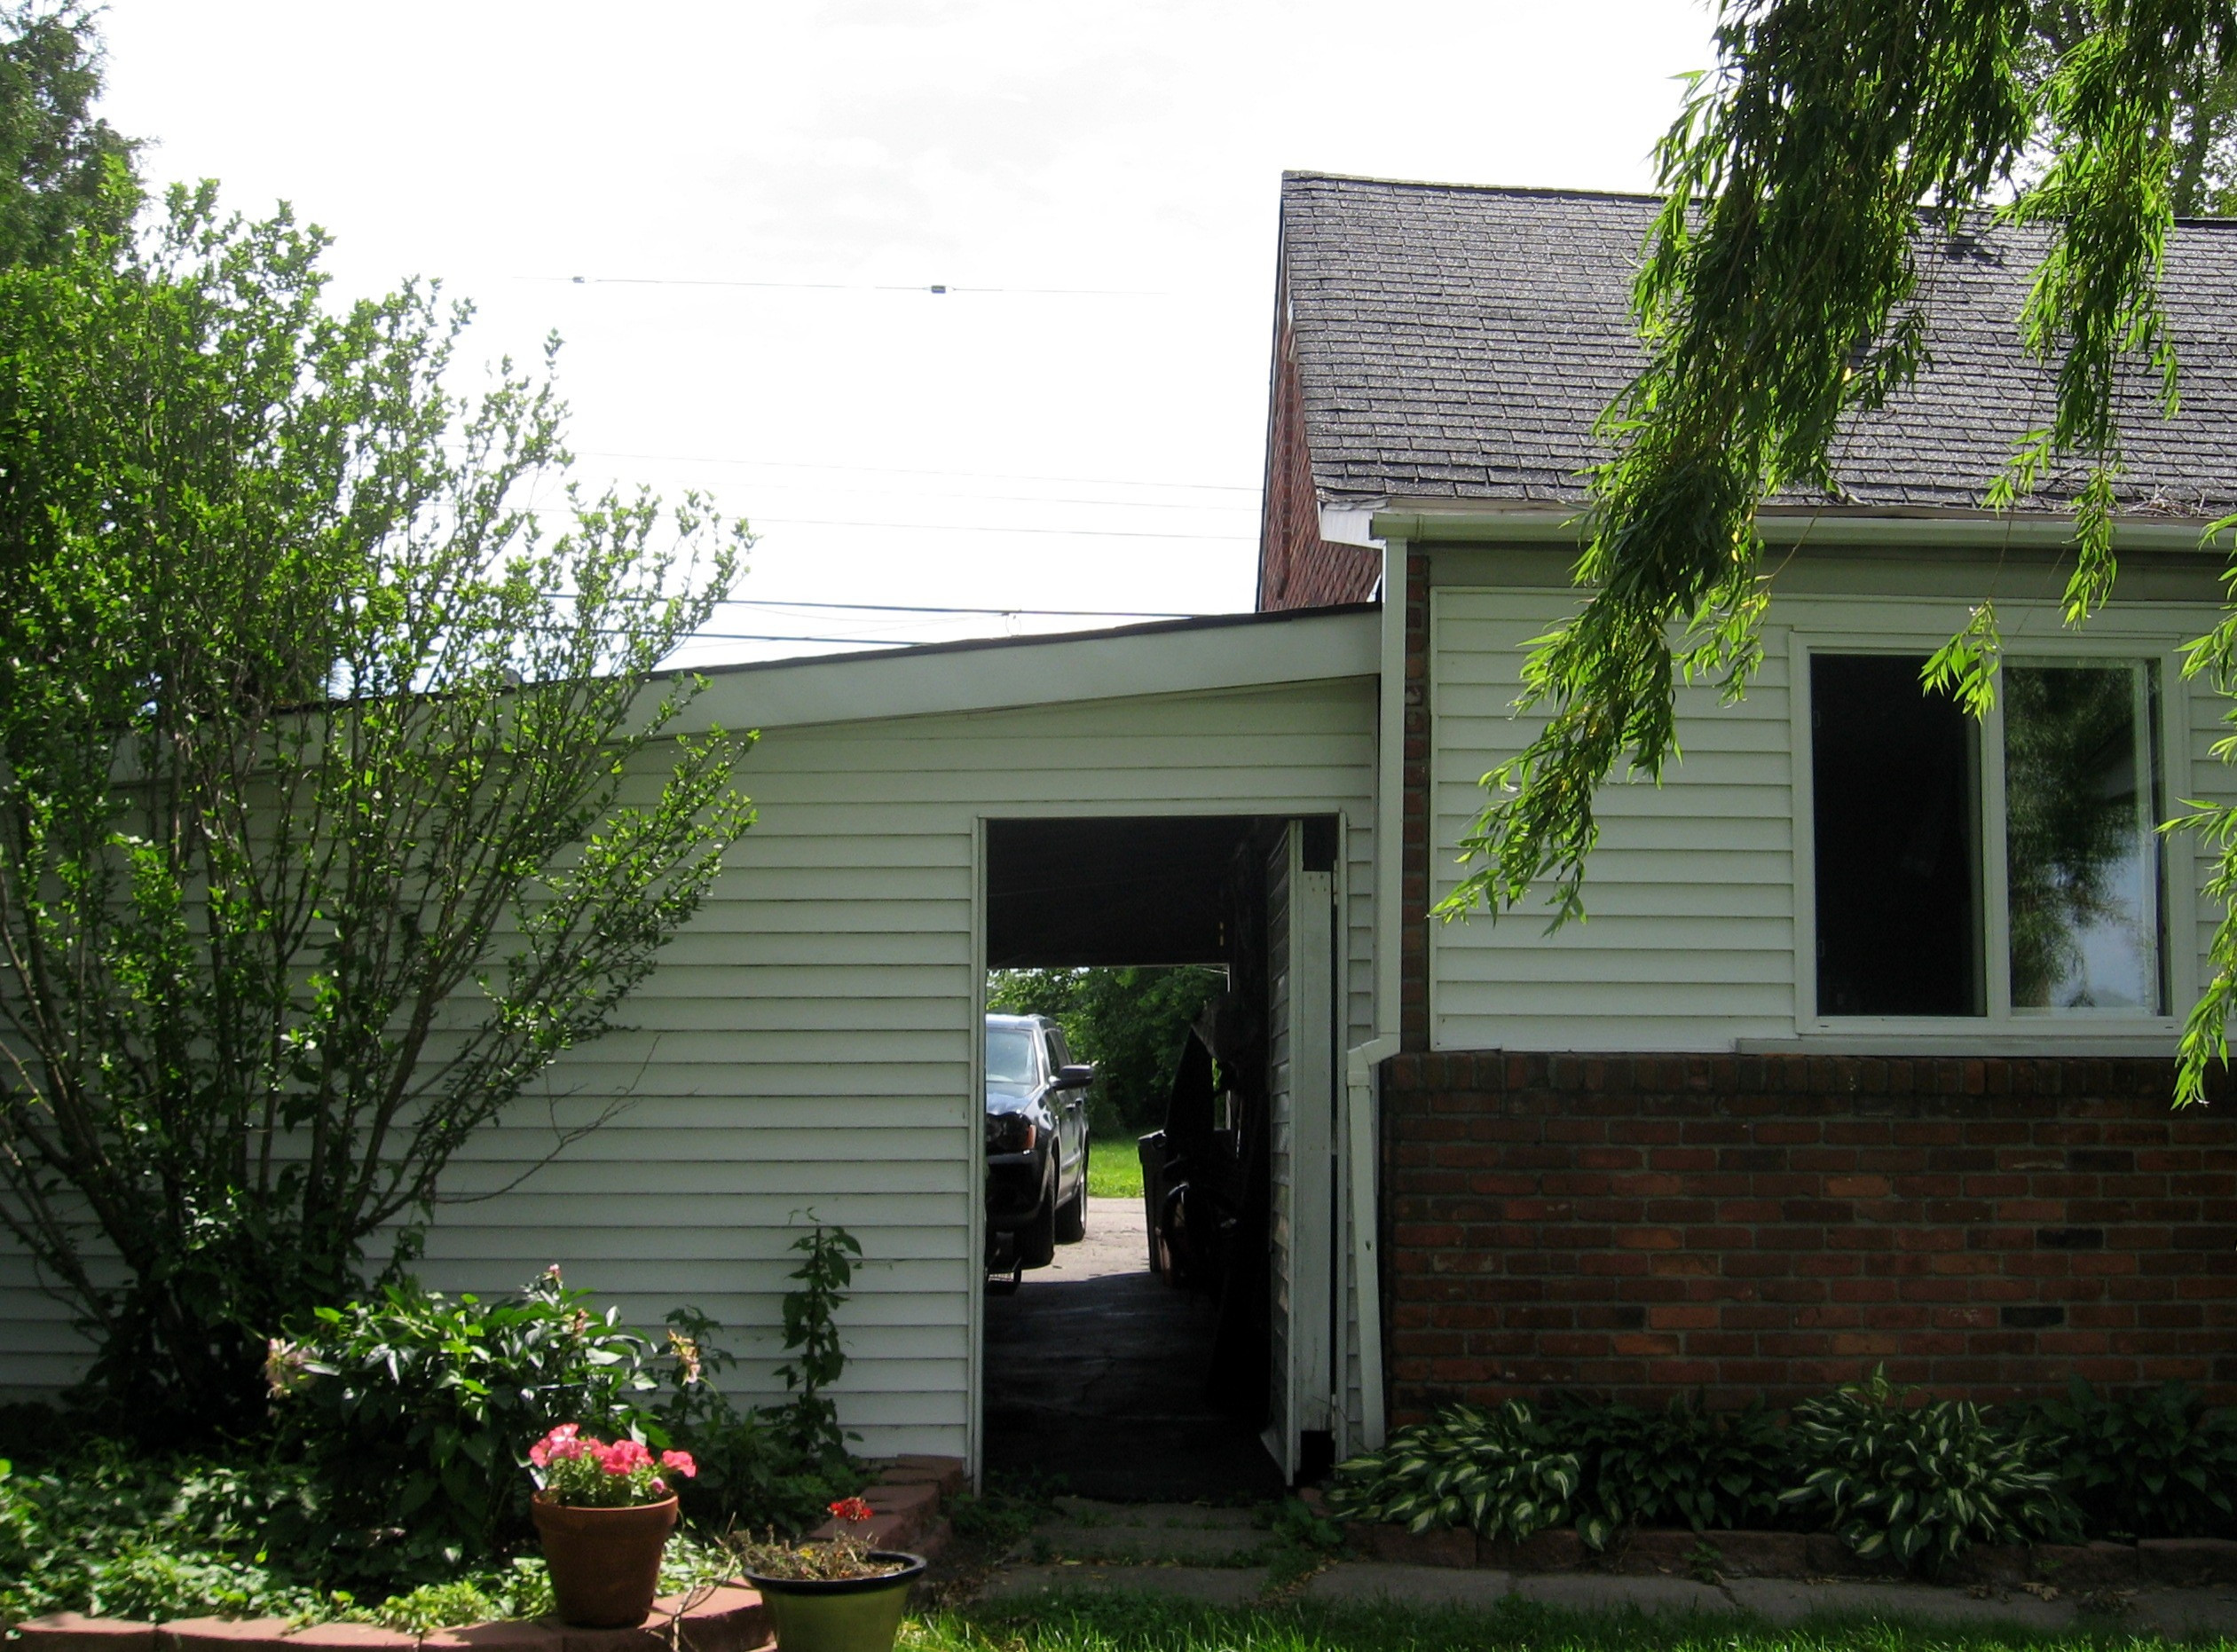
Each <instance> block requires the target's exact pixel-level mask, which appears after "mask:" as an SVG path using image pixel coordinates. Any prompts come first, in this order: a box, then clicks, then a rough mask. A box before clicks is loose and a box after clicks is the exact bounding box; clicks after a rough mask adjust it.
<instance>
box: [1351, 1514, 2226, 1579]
mask: <svg viewBox="0 0 2237 1652" xmlns="http://www.w3.org/2000/svg"><path fill="white" fill-rule="evenodd" d="M1343 1532H1344V1549H1345V1552H1346V1553H1347V1554H1351V1555H1352V1556H1354V1557H1355V1558H1358V1559H1362V1560H1376V1561H1384V1562H1391V1563H1393V1564H1397V1565H1405V1566H1447V1567H1485V1568H1495V1569H1500V1570H1503V1571H1525V1572H1547V1571H1605V1572H1624V1573H1631V1574H1634V1575H1635V1574H1641V1573H1656V1572H1666V1573H1670V1574H1672V1575H1674V1576H1677V1577H1684V1576H1686V1575H1688V1574H1689V1573H1690V1572H1691V1571H1693V1570H1694V1569H1695V1568H1696V1564H1697V1562H1696V1557H1697V1556H1698V1557H1699V1563H1700V1564H1702V1565H1704V1566H1705V1567H1706V1568H1708V1569H1713V1570H1714V1571H1716V1572H1718V1573H1720V1574H1721V1575H1722V1576H1724V1577H1794V1578H1800V1577H1902V1576H1903V1575H1904V1574H1903V1569H1902V1567H1901V1566H1900V1565H1895V1564H1886V1565H1875V1564H1873V1563H1871V1562H1867V1561H1860V1560H1858V1559H1857V1558H1856V1556H1855V1555H1854V1554H1850V1553H1849V1552H1848V1550H1847V1547H1845V1546H1843V1545H1842V1543H1841V1541H1840V1539H1839V1538H1836V1537H1833V1536H1832V1535H1831V1534H1830V1533H1827V1532H1801V1531H1690V1530H1641V1531H1634V1532H1633V1533H1631V1534H1630V1535H1629V1537H1627V1538H1619V1539H1618V1540H1617V1541H1616V1542H1614V1543H1611V1545H1610V1546H1609V1547H1608V1549H1607V1550H1606V1552H1605V1553H1603V1554H1594V1553H1593V1552H1592V1551H1591V1550H1589V1549H1587V1547H1586V1546H1585V1545H1584V1541H1583V1539H1582V1538H1579V1537H1578V1535H1577V1534H1576V1533H1575V1532H1574V1531H1572V1530H1568V1529H1567V1528H1565V1527H1564V1528H1561V1529H1559V1530H1553V1531H1541V1532H1540V1533H1539V1534H1538V1535H1537V1536H1535V1537H1533V1538H1531V1539H1530V1540H1529V1541H1528V1542H1526V1543H1520V1544H1517V1543H1509V1542H1506V1541H1503V1540H1502V1541H1499V1542H1493V1541H1491V1540H1489V1539H1487V1538H1479V1537H1477V1535H1476V1534H1475V1533H1474V1532H1472V1531H1469V1530H1466V1529H1465V1528H1458V1529H1452V1528H1448V1529H1446V1530H1441V1531H1423V1532H1412V1531H1408V1530H1406V1528H1405V1527H1403V1526H1383V1525H1347V1526H1346V1527H1344V1529H1343ZM1709 1549H1713V1550H1714V1551H1715V1554H1714V1555H1713V1556H1711V1555H1710V1554H1706V1553H1705V1550H1709ZM1942 1579H1943V1581H1945V1582H1949V1583H1957V1584H1971V1583H1996V1584H2017V1583H2026V1582H2035V1583H2045V1584H2055V1585H2058V1586H2059V1587H2060V1588H2061V1589H2071V1590H2084V1591H2086V1590H2091V1589H2108V1588H2110V1589H2127V1588H2139V1587H2142V1586H2144V1585H2160V1586H2162V1587H2164V1586H2168V1585H2173V1586H2176V1587H2194V1586H2198V1585H2223V1586H2230V1585H2237V1543H2233V1542H2228V1541H2225V1540H2223V1539H2221V1538H2151V1539H2146V1541H2144V1542H2141V1543H2138V1544H2134V1545H2130V1544H2125V1543H2083V1544H2066V1543H2036V1544H2027V1545H2018V1546H2011V1547H1996V1548H1972V1549H1968V1550H1966V1551H1965V1553H1964V1554H1960V1555H1959V1556H1958V1557H1957V1559H1956V1560H1955V1561H1953V1562H1950V1563H1949V1566H1948V1567H1947V1568H1946V1569H1944V1571H1943V1573H1942Z"/></svg>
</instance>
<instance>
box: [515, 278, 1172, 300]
mask: <svg viewBox="0 0 2237 1652" xmlns="http://www.w3.org/2000/svg"><path fill="white" fill-rule="evenodd" d="M513 279H515V280H516V281H544V282H557V283H561V284H563V285H565V286H569V287H745V288H751V289H758V290H761V291H766V292H792V293H926V294H930V295H933V296H934V297H946V296H949V295H953V294H962V293H968V294H989V293H993V294H1018V295H1032V296H1036V297H1043V298H1170V297H1171V296H1172V294H1170V293H1165V292H1157V291H1154V290H1151V289H1148V288H1144V287H958V286H956V285H955V284H954V283H952V282H949V281H914V282H908V283H887V282H873V281H734V280H727V279H710V278H695V277H691V276H672V275H516V276H515V277H514V278H513Z"/></svg>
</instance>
